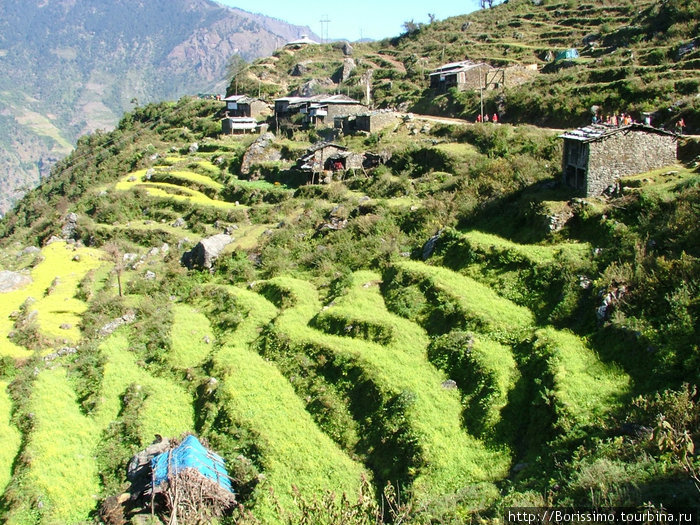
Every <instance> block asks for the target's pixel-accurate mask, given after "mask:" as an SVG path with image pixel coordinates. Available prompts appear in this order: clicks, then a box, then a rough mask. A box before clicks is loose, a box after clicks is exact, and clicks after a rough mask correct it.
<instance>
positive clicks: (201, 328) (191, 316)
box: [168, 304, 214, 369]
mask: <svg viewBox="0 0 700 525" xmlns="http://www.w3.org/2000/svg"><path fill="white" fill-rule="evenodd" d="M173 316H174V318H173V327H172V332H171V338H172V350H171V352H170V353H169V354H168V362H169V363H170V366H172V367H173V368H182V369H186V368H194V367H197V366H200V365H201V364H202V363H203V362H204V361H205V360H206V358H207V356H208V355H209V352H210V351H211V348H212V346H211V345H212V343H213V339H214V338H213V336H212V331H211V327H210V326H209V319H207V317H206V316H205V315H204V314H202V313H200V312H198V311H197V310H195V309H194V308H192V307H190V306H187V305H183V304H176V305H173ZM205 338H209V339H210V341H211V342H210V343H209V344H207V343H206V342H205Z"/></svg>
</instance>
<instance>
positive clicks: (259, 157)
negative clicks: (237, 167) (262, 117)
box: [241, 132, 282, 175]
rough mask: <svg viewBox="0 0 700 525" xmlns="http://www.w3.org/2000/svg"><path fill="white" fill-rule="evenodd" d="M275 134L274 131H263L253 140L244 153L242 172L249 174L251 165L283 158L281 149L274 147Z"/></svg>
mask: <svg viewBox="0 0 700 525" xmlns="http://www.w3.org/2000/svg"><path fill="white" fill-rule="evenodd" d="M274 140H275V136H274V135H273V134H272V133H269V132H268V133H263V134H262V135H260V136H259V137H258V138H257V139H255V142H253V143H252V144H251V145H250V147H249V148H248V150H247V151H246V152H245V155H243V162H241V173H242V174H243V175H248V174H249V173H250V167H251V166H253V165H255V164H262V163H264V162H275V161H278V160H280V159H281V158H282V154H281V153H280V150H279V149H277V148H275V147H274Z"/></svg>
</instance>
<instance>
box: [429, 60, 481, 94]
mask: <svg viewBox="0 0 700 525" xmlns="http://www.w3.org/2000/svg"><path fill="white" fill-rule="evenodd" d="M492 69H493V68H492V67H491V66H489V65H488V64H485V63H483V62H481V63H478V64H476V63H474V62H472V61H470V60H463V61H461V62H451V63H449V64H445V65H442V66H440V67H439V68H437V69H436V70H435V71H433V72H432V73H430V88H431V89H436V90H438V91H439V92H441V93H444V92H445V91H447V90H448V89H450V88H452V87H456V88H457V89H459V90H460V91H466V90H470V89H481V88H482V87H484V86H485V85H486V77H487V75H488V73H489V72H490V71H491V70H492Z"/></svg>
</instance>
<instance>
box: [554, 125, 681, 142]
mask: <svg viewBox="0 0 700 525" xmlns="http://www.w3.org/2000/svg"><path fill="white" fill-rule="evenodd" d="M630 131H642V132H646V133H657V134H661V135H672V136H675V133H671V132H670V131H666V130H665V129H659V128H655V127H652V126H646V125H644V124H630V125H628V126H613V125H612V124H589V125H588V126H583V127H582V128H578V129H574V130H572V131H567V132H566V133H562V134H561V135H559V138H561V139H569V140H578V141H580V142H594V141H596V140H602V139H604V138H607V137H610V136H612V135H615V134H617V133H623V132H625V133H627V132H630Z"/></svg>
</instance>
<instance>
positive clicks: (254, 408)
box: [214, 288, 365, 523]
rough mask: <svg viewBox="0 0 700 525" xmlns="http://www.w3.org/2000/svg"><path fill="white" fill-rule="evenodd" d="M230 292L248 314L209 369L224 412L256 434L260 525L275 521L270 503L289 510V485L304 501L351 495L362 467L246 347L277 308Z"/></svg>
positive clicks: (286, 384) (245, 293)
mask: <svg viewBox="0 0 700 525" xmlns="http://www.w3.org/2000/svg"><path fill="white" fill-rule="evenodd" d="M229 290H231V291H232V292H233V293H234V294H235V295H236V297H237V299H238V301H239V303H240V304H241V305H242V306H243V307H244V308H245V309H246V310H248V312H249V313H248V315H247V316H246V318H245V319H244V321H243V322H242V323H241V324H240V325H239V326H238V328H237V329H236V331H235V333H233V334H231V335H230V336H228V337H226V339H225V340H224V341H222V347H221V349H220V350H219V351H218V352H217V353H216V355H215V358H214V370H215V373H216V375H217V376H218V377H219V378H220V379H221V381H222V384H221V387H220V391H221V395H223V396H224V399H225V406H226V409H227V410H228V411H229V412H230V413H231V414H232V415H233V417H234V419H235V420H236V421H237V422H238V423H240V424H242V425H244V426H245V427H248V428H252V429H253V430H254V431H255V432H256V433H257V434H259V436H260V440H259V442H258V443H256V445H257V446H258V447H259V449H260V452H261V455H262V463H263V465H264V473H265V478H266V482H265V483H264V484H263V485H262V486H259V487H258V488H257V489H256V494H255V501H256V503H255V509H256V516H258V517H259V519H261V520H262V521H263V522H264V523H271V522H276V521H277V520H278V519H279V518H278V517H277V513H276V508H275V499H277V500H278V501H279V503H280V504H281V505H282V506H283V508H288V509H289V508H291V507H292V506H293V505H292V500H293V498H294V495H293V492H292V486H296V487H297V488H298V489H299V491H300V492H301V494H302V495H303V496H305V497H311V496H314V495H319V494H322V493H323V492H324V491H326V490H333V491H334V492H336V493H342V492H345V493H347V494H348V495H351V497H353V496H356V495H357V494H358V491H359V487H360V481H361V479H362V476H363V475H364V474H365V470H364V468H363V467H362V465H360V464H359V463H357V462H354V461H352V460H351V459H350V458H349V456H348V455H347V454H345V453H344V452H343V451H342V450H341V449H340V448H339V447H338V446H337V445H336V444H335V443H334V442H333V441H332V440H331V439H330V438H329V437H328V436H327V435H325V434H324V433H323V432H321V431H320V429H319V428H318V427H317V426H316V423H315V422H314V421H313V419H312V418H311V416H310V415H309V413H308V412H307V411H306V410H305V408H304V403H303V402H302V401H301V400H300V399H299V398H298V397H297V395H296V393H295V392H294V389H293V388H292V386H291V385H290V384H289V382H288V381H287V379H286V378H285V377H284V376H283V375H282V374H281V373H280V372H279V371H278V370H277V368H276V367H275V366H274V365H272V364H271V363H269V362H267V361H265V360H264V359H263V358H262V357H260V356H259V355H258V354H257V353H255V352H253V351H251V350H250V349H248V347H247V345H248V344H249V343H250V342H252V341H253V340H254V339H255V338H256V337H257V335H258V330H259V328H260V327H261V326H262V325H264V324H266V323H268V322H269V321H270V320H271V319H272V318H273V317H274V316H275V314H276V313H277V309H276V308H275V307H274V306H273V305H272V304H271V303H270V302H268V301H267V300H265V299H264V298H262V297H261V296H259V295H257V294H255V293H253V292H249V291H245V290H240V289H232V288H229ZM270 489H273V490H274V498H273V497H272V495H271V494H270Z"/></svg>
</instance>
